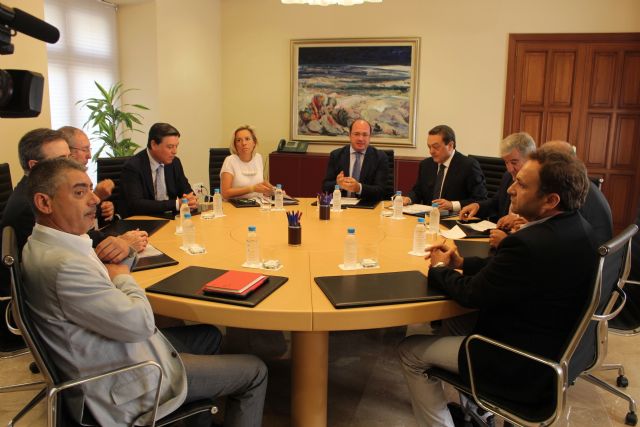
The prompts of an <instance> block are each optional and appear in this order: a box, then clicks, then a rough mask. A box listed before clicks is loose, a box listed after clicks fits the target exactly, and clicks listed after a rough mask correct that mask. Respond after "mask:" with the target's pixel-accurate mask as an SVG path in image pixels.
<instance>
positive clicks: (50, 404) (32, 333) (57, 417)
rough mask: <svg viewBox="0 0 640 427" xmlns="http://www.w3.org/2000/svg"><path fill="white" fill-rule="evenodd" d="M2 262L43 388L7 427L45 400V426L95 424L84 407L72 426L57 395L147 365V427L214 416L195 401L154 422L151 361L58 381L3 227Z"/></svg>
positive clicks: (208, 405)
mask: <svg viewBox="0 0 640 427" xmlns="http://www.w3.org/2000/svg"><path fill="white" fill-rule="evenodd" d="M2 263H3V265H4V266H5V267H7V268H8V269H9V270H10V273H11V292H12V297H13V304H12V309H13V316H14V319H15V320H16V323H17V324H18V328H19V329H20V331H21V333H22V336H23V337H24V339H25V341H26V342H27V345H28V346H29V349H30V350H31V353H32V354H33V357H34V359H35V361H36V364H37V365H38V367H39V368H40V371H41V372H42V374H43V376H44V379H45V388H44V389H43V390H42V391H41V392H40V393H38V394H37V395H36V396H35V397H34V398H33V399H32V400H31V401H30V402H29V403H28V404H27V406H25V408H24V409H23V410H21V411H20V412H19V413H18V414H17V415H16V416H15V417H14V418H13V419H12V420H11V422H10V424H9V425H13V424H14V423H15V422H17V421H18V420H19V419H20V418H22V416H23V415H24V414H25V413H26V412H27V411H29V410H30V409H31V408H32V407H33V406H35V405H36V404H37V403H38V402H40V401H41V400H42V399H46V401H47V426H48V427H55V426H57V425H60V426H65V427H66V426H72V425H90V426H91V425H97V423H96V422H95V420H93V419H92V418H93V417H92V416H91V412H90V410H89V409H88V408H85V409H84V411H83V414H85V418H86V419H83V420H82V424H77V423H75V422H74V421H73V419H72V418H71V416H70V415H69V414H68V413H67V410H66V406H65V405H64V402H63V400H64V399H65V395H64V393H61V392H63V391H64V390H67V389H70V388H73V387H77V386H79V385H82V384H86V383H89V382H91V381H96V380H99V379H102V378H105V377H107V376H111V375H117V374H120V373H123V372H127V371H131V370H135V369H140V368H144V367H147V366H148V367H152V368H153V369H157V371H158V382H157V386H156V392H155V402H154V407H153V411H152V420H153V421H152V424H151V426H165V425H168V424H171V423H174V422H176V421H179V420H182V419H184V418H187V417H190V416H193V415H196V414H199V413H204V412H210V413H212V414H215V413H216V412H217V407H215V406H214V405H213V403H212V402H211V401H209V400H199V401H196V402H192V403H189V404H185V405H182V406H181V407H180V408H178V409H177V410H176V411H174V412H173V413H172V414H170V415H167V416H166V417H164V418H162V419H161V420H157V421H156V412H157V409H158V404H159V400H160V384H161V382H162V381H163V372H162V368H161V367H160V365H159V364H158V363H157V362H155V361H151V360H148V361H145V362H140V363H136V364H133V365H129V366H124V367H122V368H119V369H114V370H111V371H108V372H104V373H101V374H98V375H92V376H88V377H84V378H78V379H72V380H68V381H62V376H61V373H60V372H59V371H58V368H57V366H56V365H55V364H54V363H53V360H52V359H51V357H50V355H49V353H48V349H47V347H46V345H45V343H44V342H43V341H42V339H41V337H40V336H39V335H38V332H37V330H36V328H35V325H34V324H33V322H32V320H31V316H30V314H29V309H28V307H27V304H26V301H25V297H24V295H23V289H22V272H21V269H20V263H19V262H18V249H17V242H16V237H15V232H14V230H13V228H11V227H5V228H4V230H3V231H2Z"/></svg>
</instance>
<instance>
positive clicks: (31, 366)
mask: <svg viewBox="0 0 640 427" xmlns="http://www.w3.org/2000/svg"><path fill="white" fill-rule="evenodd" d="M29 370H30V371H31V373H32V374H39V373H40V369H38V365H36V362H31V363H29Z"/></svg>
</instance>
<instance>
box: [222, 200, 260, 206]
mask: <svg viewBox="0 0 640 427" xmlns="http://www.w3.org/2000/svg"><path fill="white" fill-rule="evenodd" d="M228 202H229V203H231V204H232V205H233V206H235V207H236V208H257V207H258V206H260V203H258V202H256V201H255V200H253V199H229V200H228Z"/></svg>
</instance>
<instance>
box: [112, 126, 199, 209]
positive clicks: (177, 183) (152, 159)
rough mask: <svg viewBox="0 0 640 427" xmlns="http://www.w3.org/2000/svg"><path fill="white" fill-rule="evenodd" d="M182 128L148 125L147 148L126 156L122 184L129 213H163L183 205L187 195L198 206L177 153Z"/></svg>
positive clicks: (190, 204)
mask: <svg viewBox="0 0 640 427" xmlns="http://www.w3.org/2000/svg"><path fill="white" fill-rule="evenodd" d="M179 144H180V132H178V129H176V128H175V127H173V126H171V125H170V124H168V123H155V124H154V125H153V126H151V129H149V138H148V141H147V149H146V150H143V151H141V152H139V153H138V154H136V155H135V156H133V157H132V158H131V159H129V160H127V162H126V163H125V164H124V166H123V168H122V175H121V176H120V185H121V186H122V193H123V194H124V198H125V200H126V203H127V214H128V215H145V214H147V215H162V214H165V213H167V212H169V213H175V212H177V211H178V210H179V209H180V200H181V199H182V198H186V199H187V201H188V202H189V208H191V209H196V207H197V199H196V196H195V195H194V194H193V190H192V189H191V185H189V180H188V179H187V177H186V176H185V175H184V170H183V169H182V163H180V159H179V158H178V157H177V156H176V154H177V153H178V145H179Z"/></svg>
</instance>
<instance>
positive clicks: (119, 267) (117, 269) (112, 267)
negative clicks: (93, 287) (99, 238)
mask: <svg viewBox="0 0 640 427" xmlns="http://www.w3.org/2000/svg"><path fill="white" fill-rule="evenodd" d="M104 266H105V267H107V271H108V272H109V278H110V279H111V280H113V278H114V277H116V276H117V275H118V274H129V273H130V272H129V266H128V265H126V264H105V265H104Z"/></svg>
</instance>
